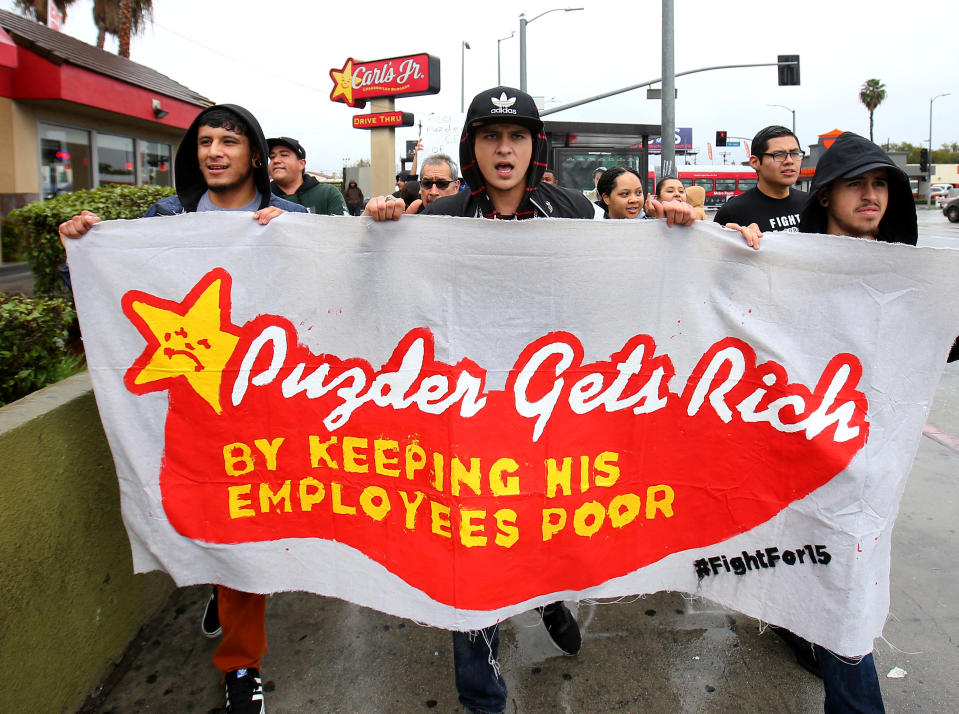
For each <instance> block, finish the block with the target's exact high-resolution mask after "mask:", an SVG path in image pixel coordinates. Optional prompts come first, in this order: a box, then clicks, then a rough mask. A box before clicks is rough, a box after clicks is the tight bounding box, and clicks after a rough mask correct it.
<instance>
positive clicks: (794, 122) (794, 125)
mask: <svg viewBox="0 0 959 714" xmlns="http://www.w3.org/2000/svg"><path fill="white" fill-rule="evenodd" d="M766 106H769V107H779V108H780V109H785V110H786V111H787V112H792V115H793V134H795V133H796V110H795V109H790V108H789V107H787V106H785V105H784V104H767V105H766Z"/></svg>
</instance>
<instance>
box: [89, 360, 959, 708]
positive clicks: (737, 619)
mask: <svg viewBox="0 0 959 714" xmlns="http://www.w3.org/2000/svg"><path fill="white" fill-rule="evenodd" d="M929 423H930V424H933V425H934V426H935V427H937V428H938V429H939V430H941V431H942V432H944V433H948V434H952V435H955V434H959V363H956V364H953V365H950V366H948V367H947V368H946V373H945V375H944V377H943V380H942V383H941V384H940V386H939V390H938V392H937V395H936V403H935V404H934V406H933V410H932V413H931V414H930V416H929ZM957 480H959V452H957V451H955V450H953V449H952V448H950V447H949V446H947V445H945V444H943V443H940V442H937V441H934V440H933V439H931V438H923V439H922V441H921V444H920V447H919V453H918V455H917V457H916V462H915V465H914V467H913V472H912V475H911V476H910V479H909V482H908V485H907V487H906V492H905V495H904V496H903V500H902V506H901V510H900V514H899V519H898V521H897V523H896V528H895V531H894V538H893V556H892V557H893V560H892V606H891V610H890V617H889V622H888V624H887V625H886V629H885V633H884V635H885V638H886V641H882V640H879V641H877V643H876V667H877V669H878V671H879V677H880V683H881V686H882V690H883V696H884V698H885V702H886V708H887V711H888V712H890V714H893V713H895V712H913V711H923V712H926V711H959V683H957V682H956V677H955V671H956V665H955V662H956V654H957V653H956V643H957V642H959V611H957V608H956V604H955V601H956V593H957V591H959V570H957V569H956V568H955V567H954V565H953V558H955V555H956V553H959V531H957V528H956V525H955V514H956V513H957V512H959V484H957ZM208 592H209V591H208V589H207V588H186V589H183V590H181V591H179V592H178V593H177V594H176V595H175V596H174V598H173V599H172V600H171V602H170V603H169V606H168V608H167V610H166V611H165V612H164V613H162V615H161V616H160V617H158V618H157V619H156V620H155V621H154V622H153V623H152V625H151V626H150V628H149V631H148V632H146V633H144V637H142V638H141V640H140V641H139V642H138V643H137V644H136V645H135V647H134V648H132V649H131V651H130V652H129V653H128V657H129V661H127V662H126V663H125V666H126V670H125V671H120V672H118V674H119V675H121V676H119V678H118V681H116V682H112V683H108V685H107V686H108V687H109V691H105V692H104V696H103V698H102V701H100V702H98V703H96V704H95V705H94V706H92V707H90V708H88V709H86V710H85V711H89V712H97V713H99V714H107V713H112V714H120V713H121V712H221V711H222V709H223V705H224V700H223V690H222V687H221V685H220V683H219V674H218V672H217V671H216V670H215V669H214V668H213V666H212V664H211V661H210V658H211V656H212V653H213V650H214V648H215V647H216V641H211V640H206V639H204V638H203V637H202V636H201V635H200V631H199V624H200V617H201V614H202V611H203V607H204V605H205V603H206V598H207V596H208ZM574 609H576V610H578V612H577V619H578V621H579V623H580V627H581V629H582V631H583V635H584V641H583V649H582V651H581V652H580V654H579V656H577V657H564V656H561V655H559V654H558V652H557V650H555V649H554V648H553V646H552V644H551V643H550V641H549V639H548V637H547V635H546V632H545V630H544V629H543V627H542V625H541V624H540V623H539V619H538V617H537V616H536V615H535V614H532V613H526V614H524V615H521V616H518V617H514V618H512V620H510V621H509V622H508V623H507V624H506V625H505V626H504V628H503V641H502V645H501V652H500V655H501V656H500V663H501V665H502V668H503V673H504V676H505V678H506V681H507V684H508V686H509V697H510V702H509V707H508V711H509V712H511V713H527V712H555V711H565V712H638V711H650V712H730V713H734V714H742V713H744V712H769V711H776V712H821V711H822V685H821V683H820V682H819V680H817V679H815V678H814V677H813V676H812V675H810V674H808V673H807V672H806V671H805V670H803V669H801V668H800V667H798V666H797V665H796V664H795V661H794V660H793V658H792V655H791V653H790V652H789V651H787V648H786V646H785V645H783V644H782V643H781V642H780V641H779V639H778V638H777V637H776V636H775V635H773V634H772V633H771V632H765V633H763V634H760V632H759V623H758V622H756V621H755V620H753V619H751V618H748V617H746V616H744V615H741V614H738V613H734V612H728V611H726V610H723V609H720V608H718V607H715V606H713V605H712V604H711V603H709V602H707V601H703V600H691V599H688V598H686V597H684V596H683V595H681V594H676V593H659V594H656V595H652V596H649V597H647V598H644V599H631V600H630V601H628V602H621V603H617V604H593V603H580V604H579V606H578V608H574ZM267 630H268V633H269V637H270V652H269V653H268V654H267V656H266V659H265V661H264V664H263V680H264V685H265V689H266V697H267V699H266V702H267V711H268V712H270V714H278V713H280V712H310V713H312V712H417V711H420V712H426V711H437V712H444V713H446V712H450V713H452V712H459V711H460V708H459V705H458V704H457V701H456V690H455V687H454V686H453V667H452V647H451V638H450V636H449V633H447V632H445V631H441V630H436V629H433V628H427V627H421V626H418V625H417V624H416V623H413V622H410V621H406V620H401V619H398V618H395V617H392V616H388V615H384V614H382V613H378V612H375V611H372V610H367V609H364V608H361V607H358V606H355V605H352V604H350V603H346V602H342V601H339V600H333V599H329V598H323V597H319V596H315V595H310V594H305V593H285V594H280V595H275V596H273V597H271V598H270V599H269V601H268V605H267ZM894 667H900V668H902V669H903V670H905V671H906V673H907V674H906V676H905V677H903V678H899V679H895V678H888V677H887V674H888V673H889V672H890V670H892V669H893V668H894Z"/></svg>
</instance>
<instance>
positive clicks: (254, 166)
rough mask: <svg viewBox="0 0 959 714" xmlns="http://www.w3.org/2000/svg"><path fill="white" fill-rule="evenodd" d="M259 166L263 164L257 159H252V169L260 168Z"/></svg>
mask: <svg viewBox="0 0 959 714" xmlns="http://www.w3.org/2000/svg"><path fill="white" fill-rule="evenodd" d="M261 166H263V162H262V161H260V160H259V159H258V158H257V159H253V168H255V169H258V168H260V167H261Z"/></svg>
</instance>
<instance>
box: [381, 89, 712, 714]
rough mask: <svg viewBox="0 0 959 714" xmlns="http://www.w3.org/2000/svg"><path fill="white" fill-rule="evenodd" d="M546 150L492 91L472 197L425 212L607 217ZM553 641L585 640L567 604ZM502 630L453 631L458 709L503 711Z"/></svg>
mask: <svg viewBox="0 0 959 714" xmlns="http://www.w3.org/2000/svg"><path fill="white" fill-rule="evenodd" d="M548 151H549V146H548V143H547V139H546V136H544V135H543V122H542V120H541V119H540V118H539V110H537V108H536V103H535V102H534V101H533V98H532V97H531V96H529V95H528V94H526V93H525V92H522V91H520V90H518V89H513V88H512V87H495V88H493V89H487V90H486V91H484V92H480V93H479V94H477V95H476V96H475V97H474V98H473V101H472V102H470V107H469V110H468V111H467V114H466V122H465V124H464V126H463V132H462V135H461V139H460V165H461V166H462V167H463V168H462V172H463V178H464V179H465V180H466V184H467V185H468V186H469V190H468V191H460V192H458V193H455V194H453V195H450V196H440V197H439V198H437V199H436V200H434V201H432V202H431V203H430V204H429V205H428V206H427V207H426V209H425V210H424V211H423V213H425V214H432V215H445V216H459V217H466V218H497V219H505V220H524V219H529V218H588V219H592V218H602V217H603V212H602V210H601V209H599V208H598V207H597V206H595V205H593V203H592V202H591V201H590V200H589V199H588V198H586V197H585V196H584V195H583V194H582V193H581V192H580V191H574V190H572V189H568V188H562V187H561V186H555V185H553V184H549V183H543V182H542V180H543V173H544V172H545V171H546V166H547V154H548ZM667 206H668V207H667V208H664V206H663V205H662V204H659V203H658V202H657V204H656V207H657V211H658V212H659V213H658V215H662V216H665V217H666V218H667V220H668V221H669V224H670V225H672V224H673V223H680V224H682V225H692V224H693V223H694V222H695V218H696V216H695V212H694V211H693V209H692V207H691V206H689V205H688V204H680V203H675V202H674V203H669V204H667ZM404 208H405V207H404V205H403V202H402V201H397V200H396V199H395V198H394V197H393V196H378V197H376V198H373V199H370V201H369V203H368V204H367V206H366V210H365V211H364V215H366V216H370V217H371V218H373V219H374V220H378V221H384V220H399V219H400V216H401V215H403V212H404ZM540 613H541V615H542V617H543V623H544V624H545V625H546V630H547V632H548V633H549V635H550V637H551V638H552V640H553V642H554V643H555V644H556V646H557V647H559V649H560V650H562V651H563V652H565V653H566V654H570V655H573V654H576V653H577V652H578V651H579V648H580V645H581V643H582V639H581V636H580V633H579V627H578V625H577V624H576V620H575V619H574V618H573V616H572V613H570V611H569V610H568V609H567V608H566V606H565V605H563V603H561V602H558V603H553V604H551V605H547V606H546V607H544V608H540ZM498 650H499V629H498V627H497V626H495V625H494V626H492V627H488V628H486V629H484V630H482V631H479V632H454V633H453V664H454V671H455V675H456V689H457V691H458V692H459V700H460V703H461V704H462V705H463V706H464V707H465V708H466V709H467V710H468V711H470V712H474V713H476V714H498V713H499V712H503V711H505V709H506V682H504V681H503V678H502V676H500V673H499V667H498V665H497V664H496V657H497V654H498Z"/></svg>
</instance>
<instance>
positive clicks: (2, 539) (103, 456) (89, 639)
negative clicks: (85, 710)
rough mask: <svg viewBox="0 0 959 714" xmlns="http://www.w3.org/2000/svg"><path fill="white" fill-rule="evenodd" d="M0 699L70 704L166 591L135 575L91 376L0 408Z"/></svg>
mask: <svg viewBox="0 0 959 714" xmlns="http://www.w3.org/2000/svg"><path fill="white" fill-rule="evenodd" d="M0 455H2V457H0V458H2V466H0V563H2V564H3V570H4V573H3V577H2V579H0V672H3V673H4V676H5V677H6V678H7V681H8V683H9V686H7V687H5V688H4V694H3V697H2V702H3V703H2V704H0V709H2V710H4V711H11V712H61V711H65V710H66V711H73V710H75V709H76V708H77V707H78V706H80V704H81V703H82V702H83V700H84V699H85V698H86V696H87V695H88V694H90V693H91V692H92V691H93V690H95V689H96V687H97V686H98V684H99V683H100V681H102V679H103V677H104V676H105V675H106V674H107V673H108V672H109V671H110V669H111V668H112V666H113V665H114V664H115V663H116V662H117V661H118V660H119V658H120V657H121V656H122V655H123V652H124V650H125V649H126V648H127V646H128V644H129V643H130V641H131V640H132V639H133V637H134V636H135V635H136V633H137V631H138V630H139V629H140V627H141V626H143V625H144V624H145V623H146V622H147V621H148V620H149V619H150V618H151V617H152V616H153V615H154V614H155V613H156V612H157V610H158V609H159V608H160V606H162V605H163V603H164V602H166V600H167V598H168V597H169V596H170V594H171V592H172V591H173V583H172V581H171V580H170V578H169V577H168V576H166V575H165V574H159V573H149V574H147V575H134V574H133V570H132V562H131V558H130V545H129V541H128V540H127V535H126V531H125V530H124V528H123V523H122V522H121V520H120V497H119V490H118V487H117V479H116V475H115V473H114V468H113V459H112V457H111V455H110V450H109V448H108V446H107V442H106V437H105V436H104V434H103V429H102V427H101V425H100V417H99V415H98V414H97V408H96V404H95V402H94V399H93V392H92V391H91V387H90V378H89V375H88V374H86V373H82V374H78V375H76V376H74V377H71V378H69V379H66V380H64V381H62V382H60V383H58V384H55V385H53V386H50V387H47V388H46V389H44V390H41V391H39V392H36V393H35V394H32V395H30V396H28V397H25V398H24V399H21V400H19V401H17V402H14V403H13V404H9V405H7V406H6V407H3V408H0Z"/></svg>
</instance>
